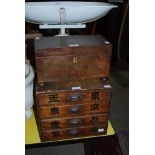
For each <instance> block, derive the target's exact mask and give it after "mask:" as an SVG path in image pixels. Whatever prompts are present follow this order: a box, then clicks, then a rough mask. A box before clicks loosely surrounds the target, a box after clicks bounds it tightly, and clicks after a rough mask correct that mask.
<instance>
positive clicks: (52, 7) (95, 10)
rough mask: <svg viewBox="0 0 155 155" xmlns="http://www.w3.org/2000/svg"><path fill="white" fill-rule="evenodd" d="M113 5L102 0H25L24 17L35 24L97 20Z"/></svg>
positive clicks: (76, 22)
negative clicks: (58, 0)
mask: <svg viewBox="0 0 155 155" xmlns="http://www.w3.org/2000/svg"><path fill="white" fill-rule="evenodd" d="M115 7H117V6H116V5H113V4H109V3H102V2H69V1H61V2H26V3H25V18H26V21H27V22H32V23H37V24H50V25H53V24H55V25H57V24H64V23H65V24H68V25H71V24H79V23H80V24H81V23H87V22H91V21H94V20H97V19H98V18H101V17H103V16H104V15H106V14H107V13H108V12H109V11H110V10H111V9H112V8H115ZM62 18H64V19H63V20H62ZM62 22H63V23H62Z"/></svg>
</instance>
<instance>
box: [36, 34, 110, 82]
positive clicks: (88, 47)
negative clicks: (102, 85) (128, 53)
mask: <svg viewBox="0 0 155 155" xmlns="http://www.w3.org/2000/svg"><path fill="white" fill-rule="evenodd" d="M111 52H112V45H111V44H110V43H109V42H108V41H107V40H106V39H105V38H104V37H102V36H100V35H75V36H63V37H41V38H36V39H35V61H36V73H37V81H38V82H39V83H41V82H42V83H43V82H52V81H61V80H66V79H67V80H78V79H85V78H95V77H104V78H106V77H108V76H109V71H110V62H111Z"/></svg>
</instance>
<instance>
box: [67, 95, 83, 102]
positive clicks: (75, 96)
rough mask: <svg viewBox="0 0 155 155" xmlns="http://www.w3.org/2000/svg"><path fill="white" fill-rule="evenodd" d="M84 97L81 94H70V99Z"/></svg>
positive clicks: (74, 99)
mask: <svg viewBox="0 0 155 155" xmlns="http://www.w3.org/2000/svg"><path fill="white" fill-rule="evenodd" d="M82 98H83V96H82V95H81V94H71V95H70V96H68V98H67V99H68V101H71V102H72V101H73V102H74V101H78V100H81V99H82Z"/></svg>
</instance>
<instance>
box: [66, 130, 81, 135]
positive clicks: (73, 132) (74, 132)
mask: <svg viewBox="0 0 155 155" xmlns="http://www.w3.org/2000/svg"><path fill="white" fill-rule="evenodd" d="M79 133H80V130H79V129H71V130H69V134H70V135H78V134H79Z"/></svg>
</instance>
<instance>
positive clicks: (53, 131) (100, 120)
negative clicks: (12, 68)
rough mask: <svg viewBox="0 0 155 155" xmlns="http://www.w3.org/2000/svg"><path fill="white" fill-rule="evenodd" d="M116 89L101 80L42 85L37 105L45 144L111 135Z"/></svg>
mask: <svg viewBox="0 0 155 155" xmlns="http://www.w3.org/2000/svg"><path fill="white" fill-rule="evenodd" d="M111 90H112V87H111V85H109V83H108V81H103V80H101V79H100V78H93V79H84V80H75V81H70V80H69V81H61V82H51V83H38V84H37V85H36V105H37V115H38V116H37V117H38V125H39V129H40V137H41V140H42V141H53V140H60V139H68V138H77V137H81V138H82V137H85V136H92V135H103V134H106V132H107V125H108V118H109V108H110V98H111Z"/></svg>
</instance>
